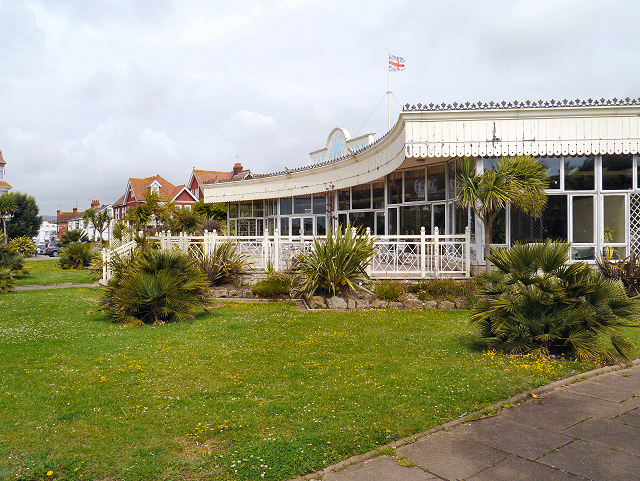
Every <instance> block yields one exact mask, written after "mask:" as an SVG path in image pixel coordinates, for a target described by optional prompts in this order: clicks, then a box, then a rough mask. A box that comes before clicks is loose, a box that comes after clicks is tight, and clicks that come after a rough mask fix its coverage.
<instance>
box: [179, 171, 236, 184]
mask: <svg viewBox="0 0 640 481" xmlns="http://www.w3.org/2000/svg"><path fill="white" fill-rule="evenodd" d="M194 177H195V178H196V180H197V181H198V184H200V185H202V184H204V183H205V182H213V181H216V180H226V179H230V178H231V177H233V172H216V171H214V170H196V169H193V173H192V174H191V179H189V185H191V181H192V180H193V178H194Z"/></svg>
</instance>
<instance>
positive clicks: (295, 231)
mask: <svg viewBox="0 0 640 481" xmlns="http://www.w3.org/2000/svg"><path fill="white" fill-rule="evenodd" d="M291 235H294V236H298V235H300V218H299V217H298V218H295V219H291Z"/></svg>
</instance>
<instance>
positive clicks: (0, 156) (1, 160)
mask: <svg viewBox="0 0 640 481" xmlns="http://www.w3.org/2000/svg"><path fill="white" fill-rule="evenodd" d="M5 164H6V162H5V161H4V159H3V158H2V150H0V165H5ZM7 185H9V184H7Z"/></svg>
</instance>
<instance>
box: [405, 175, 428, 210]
mask: <svg viewBox="0 0 640 481" xmlns="http://www.w3.org/2000/svg"><path fill="white" fill-rule="evenodd" d="M424 195H425V179H424V169H419V170H408V171H406V172H405V173H404V201H405V202H417V201H420V200H424V199H425V197H424Z"/></svg>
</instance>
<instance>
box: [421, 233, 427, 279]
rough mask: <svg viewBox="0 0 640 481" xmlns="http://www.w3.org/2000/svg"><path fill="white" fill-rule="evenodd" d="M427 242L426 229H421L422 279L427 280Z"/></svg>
mask: <svg viewBox="0 0 640 481" xmlns="http://www.w3.org/2000/svg"><path fill="white" fill-rule="evenodd" d="M426 249H427V240H426V237H425V228H424V226H423V227H420V277H422V278H425V277H426V275H427V250H426Z"/></svg>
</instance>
